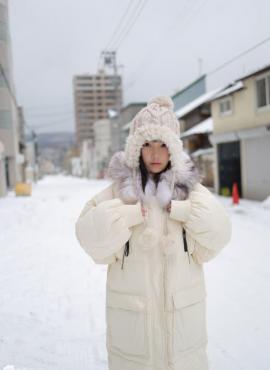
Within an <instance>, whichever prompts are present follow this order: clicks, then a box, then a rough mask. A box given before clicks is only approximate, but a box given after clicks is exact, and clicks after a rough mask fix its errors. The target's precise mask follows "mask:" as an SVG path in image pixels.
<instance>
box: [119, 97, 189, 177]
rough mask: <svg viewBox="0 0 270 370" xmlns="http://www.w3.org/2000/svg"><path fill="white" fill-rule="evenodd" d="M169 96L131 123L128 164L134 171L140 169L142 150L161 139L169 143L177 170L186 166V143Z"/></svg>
mask: <svg viewBox="0 0 270 370" xmlns="http://www.w3.org/2000/svg"><path fill="white" fill-rule="evenodd" d="M173 107H174V104H173V101H172V99H171V98H170V97H168V96H157V97H155V98H153V99H151V100H150V101H149V103H148V104H147V106H146V107H145V108H143V109H141V110H140V111H139V112H138V113H137V114H136V116H135V117H134V119H133V121H132V122H131V126H130V131H129V136H128V138H127V140H126V146H125V161H126V164H127V165H128V166H129V167H130V168H133V169H135V168H138V167H139V158H140V153H141V148H142V146H143V144H144V143H145V141H151V140H160V141H162V142H163V143H165V144H166V146H167V148H168V151H169V154H170V161H171V166H172V170H173V171H177V169H178V168H181V167H182V160H181V157H182V151H183V144H182V141H181V140H180V124H179V121H178V119H177V117H176V115H175V114H174V112H173Z"/></svg>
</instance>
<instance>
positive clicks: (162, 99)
mask: <svg viewBox="0 0 270 370" xmlns="http://www.w3.org/2000/svg"><path fill="white" fill-rule="evenodd" d="M151 104H158V105H159V106H161V107H165V108H168V109H170V110H173V107H174V103H173V101H172V99H171V98H170V97H169V96H156V97H154V98H152V99H151V100H150V101H149V102H148V104H147V106H149V105H151Z"/></svg>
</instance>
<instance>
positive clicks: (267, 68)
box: [236, 64, 270, 81]
mask: <svg viewBox="0 0 270 370" xmlns="http://www.w3.org/2000/svg"><path fill="white" fill-rule="evenodd" d="M267 70H270V64H266V65H265V66H264V67H260V68H257V69H255V70H254V71H251V72H248V73H246V74H245V75H243V76H242V77H241V78H237V80H236V81H240V80H245V79H246V78H248V77H251V76H255V75H257V74H259V73H263V72H266V71H267Z"/></svg>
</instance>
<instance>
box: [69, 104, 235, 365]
mask: <svg viewBox="0 0 270 370" xmlns="http://www.w3.org/2000/svg"><path fill="white" fill-rule="evenodd" d="M109 175H110V177H111V178H112V180H113V181H112V183H111V185H110V186H109V187H107V188H106V189H105V190H103V191H101V192H100V193H99V194H97V195H96V196H95V197H93V198H92V199H91V200H90V201H89V202H88V203H87V204H86V205H85V207H84V208H83V210H82V212H81V214H80V216H79V218H78V220H77V222H76V235H77V238H78V240H79V242H80V245H81V246H82V247H83V248H84V250H85V251H86V253H88V254H89V255H90V256H91V257H92V259H93V260H94V261H95V262H97V263H103V264H108V270H107V289H106V292H107V293H106V321H107V340H106V344H107V350H108V363H109V369H110V370H207V369H208V361H207V352H206V347H207V326H206V288H205V280H204V271H203V263H205V262H207V261H209V260H210V259H212V258H214V257H215V256H216V255H217V254H218V253H219V252H220V251H221V249H222V248H223V247H224V246H225V245H226V244H227V243H228V242H229V240H230V237H231V222H230V219H229V217H228V214H227V212H226V211H225V209H224V207H223V206H222V205H221V204H220V203H219V202H218V200H217V198H216V197H215V196H214V195H212V194H211V193H210V191H208V189H207V188H205V187H204V186H203V185H202V184H201V183H200V177H199V175H198V171H197V169H196V168H195V166H194V164H193V163H192V161H191V160H190V158H189V156H188V155H187V154H185V153H184V152H183V150H182V142H181V140H180V127H179V122H178V120H177V118H176V116H175V114H174V113H173V103H172V100H171V99H170V98H168V97H156V98H154V99H152V100H151V101H150V102H149V103H148V105H147V106H146V107H145V108H143V109H142V110H141V111H140V112H139V113H138V114H137V115H136V116H135V118H134V120H133V121H132V125H131V129H130V134H129V137H128V139H127V142H126V147H125V151H124V152H118V153H116V154H115V155H114V156H113V157H112V159H111V161H110V165H109Z"/></svg>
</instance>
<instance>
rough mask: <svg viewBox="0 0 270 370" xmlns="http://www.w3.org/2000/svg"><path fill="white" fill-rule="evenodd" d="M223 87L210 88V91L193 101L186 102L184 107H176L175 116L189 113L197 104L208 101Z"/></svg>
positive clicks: (179, 116)
mask: <svg viewBox="0 0 270 370" xmlns="http://www.w3.org/2000/svg"><path fill="white" fill-rule="evenodd" d="M222 89H223V87H222V88H218V89H215V90H212V91H210V92H207V93H205V94H203V95H201V96H199V97H198V98H196V99H194V100H193V101H191V102H190V103H188V104H186V105H185V106H184V107H182V108H180V109H178V110H177V111H176V112H175V114H176V117H177V118H182V117H183V116H185V115H186V114H188V113H190V112H191V111H193V110H194V109H196V108H198V107H199V106H201V105H202V104H204V103H206V102H208V101H210V100H211V99H212V98H213V97H214V96H215V95H216V94H218V93H219V92H220V91H221V90H222Z"/></svg>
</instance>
